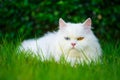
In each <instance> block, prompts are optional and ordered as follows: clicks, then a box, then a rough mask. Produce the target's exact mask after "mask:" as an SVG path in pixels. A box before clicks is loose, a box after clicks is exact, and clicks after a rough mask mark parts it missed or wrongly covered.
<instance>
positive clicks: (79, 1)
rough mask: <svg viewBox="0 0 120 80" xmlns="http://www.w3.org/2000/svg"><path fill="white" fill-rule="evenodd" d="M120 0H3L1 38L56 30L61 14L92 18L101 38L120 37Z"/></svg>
mask: <svg viewBox="0 0 120 80" xmlns="http://www.w3.org/2000/svg"><path fill="white" fill-rule="evenodd" d="M118 3H119V0H114V1H108V0H90V1H89V0H1V1H0V38H2V37H6V38H7V39H15V38H18V37H22V39H25V38H32V37H35V36H36V37H38V36H41V35H43V34H44V33H45V32H47V31H52V30H56V29H57V26H58V20H59V18H60V17H62V18H63V19H64V20H65V21H69V22H83V21H84V20H85V19H86V18H88V17H91V18H92V20H93V27H94V32H95V34H96V35H97V36H98V37H99V38H101V39H113V38H115V39H119V34H120V31H119V30H120V22H119V19H120V6H119V4H118Z"/></svg>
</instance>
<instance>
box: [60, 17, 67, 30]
mask: <svg viewBox="0 0 120 80" xmlns="http://www.w3.org/2000/svg"><path fill="white" fill-rule="evenodd" d="M65 26H66V22H65V21H64V20H63V19H62V18H60V19H59V28H63V27H65Z"/></svg>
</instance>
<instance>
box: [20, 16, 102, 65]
mask: <svg viewBox="0 0 120 80" xmlns="http://www.w3.org/2000/svg"><path fill="white" fill-rule="evenodd" d="M22 48H24V50H25V51H27V50H31V51H32V52H34V53H35V54H36V55H38V54H39V55H40V57H41V58H42V60H46V59H50V58H51V57H52V58H54V59H55V60H56V61H59V60H60V57H61V56H64V57H65V59H66V61H68V62H71V63H72V64H75V63H83V62H87V63H89V62H91V61H95V62H96V61H98V60H99V58H100V56H101V55H102V53H101V48H100V45H99V43H98V40H97V38H96V37H95V36H94V34H93V32H92V30H91V19H90V18H88V19H87V20H86V21H85V22H84V23H78V24H74V23H66V22H64V21H63V20H62V19H60V20H59V30H58V31H57V32H52V33H47V34H46V35H44V36H43V37H41V38H39V39H37V40H32V39H31V40H25V41H24V42H23V43H22Z"/></svg>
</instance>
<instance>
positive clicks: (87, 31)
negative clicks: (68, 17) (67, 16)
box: [59, 18, 93, 50]
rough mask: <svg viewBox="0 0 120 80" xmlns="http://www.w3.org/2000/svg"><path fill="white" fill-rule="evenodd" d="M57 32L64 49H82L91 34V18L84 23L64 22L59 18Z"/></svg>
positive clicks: (87, 42)
mask: <svg viewBox="0 0 120 80" xmlns="http://www.w3.org/2000/svg"><path fill="white" fill-rule="evenodd" d="M59 28H60V29H59V33H60V35H61V44H62V47H64V49H69V50H70V49H83V48H85V47H87V45H88V44H89V38H90V36H91V35H93V34H92V31H91V19H90V18H88V19H87V20H86V21H85V22H84V23H77V24H74V23H66V22H64V21H63V20H62V19H60V20H59Z"/></svg>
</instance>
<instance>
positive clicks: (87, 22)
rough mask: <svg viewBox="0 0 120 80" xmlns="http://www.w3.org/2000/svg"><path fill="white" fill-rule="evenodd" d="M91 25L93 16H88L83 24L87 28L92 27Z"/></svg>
mask: <svg viewBox="0 0 120 80" xmlns="http://www.w3.org/2000/svg"><path fill="white" fill-rule="evenodd" d="M91 25H92V21H91V18H88V19H86V20H85V21H84V22H83V26H84V27H85V28H87V29H91Z"/></svg>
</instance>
